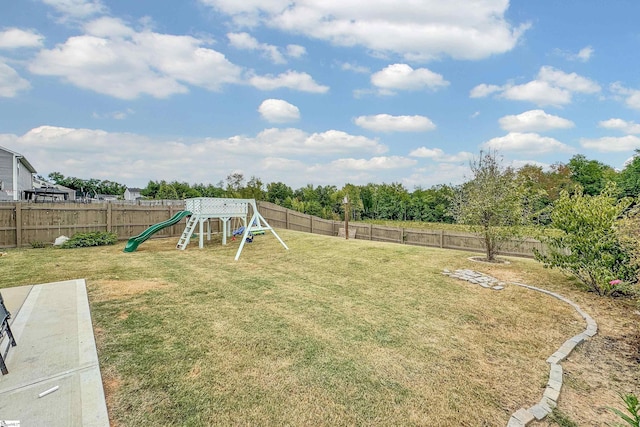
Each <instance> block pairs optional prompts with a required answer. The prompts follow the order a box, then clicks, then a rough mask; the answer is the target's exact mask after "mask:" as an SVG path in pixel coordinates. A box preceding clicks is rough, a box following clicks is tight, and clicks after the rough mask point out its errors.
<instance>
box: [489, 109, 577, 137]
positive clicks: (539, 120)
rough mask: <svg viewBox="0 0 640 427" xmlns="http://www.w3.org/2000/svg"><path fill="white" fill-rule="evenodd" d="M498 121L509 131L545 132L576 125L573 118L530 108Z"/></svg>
mask: <svg viewBox="0 0 640 427" xmlns="http://www.w3.org/2000/svg"><path fill="white" fill-rule="evenodd" d="M498 122H499V123H500V127H501V128H502V129H504V130H506V131H509V132H544V131H548V130H553V129H569V128H572V127H574V126H575V124H574V123H573V122H572V121H571V120H567V119H563V118H562V117H558V116H554V115H552V114H547V113H546V112H544V111H543V110H529V111H525V112H524V113H521V114H518V115H511V116H504V117H502V118H500V119H499V120H498Z"/></svg>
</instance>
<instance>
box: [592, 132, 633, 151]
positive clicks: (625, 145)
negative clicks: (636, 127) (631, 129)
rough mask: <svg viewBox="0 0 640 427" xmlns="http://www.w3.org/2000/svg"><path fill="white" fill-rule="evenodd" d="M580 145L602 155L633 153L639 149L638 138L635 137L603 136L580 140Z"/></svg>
mask: <svg viewBox="0 0 640 427" xmlns="http://www.w3.org/2000/svg"><path fill="white" fill-rule="evenodd" d="M580 145H581V146H582V147H583V148H587V149H590V150H596V151H600V152H602V153H614V152H621V151H633V150H637V149H638V148H640V137H637V136H635V135H626V136H619V137H616V136H605V137H602V138H595V139H589V138H581V139H580Z"/></svg>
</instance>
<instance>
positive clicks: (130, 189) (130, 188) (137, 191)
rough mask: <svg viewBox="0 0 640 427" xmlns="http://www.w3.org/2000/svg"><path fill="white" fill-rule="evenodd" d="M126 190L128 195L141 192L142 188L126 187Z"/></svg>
mask: <svg viewBox="0 0 640 427" xmlns="http://www.w3.org/2000/svg"><path fill="white" fill-rule="evenodd" d="M127 190H129V193H139V192H141V191H142V188H137V187H127Z"/></svg>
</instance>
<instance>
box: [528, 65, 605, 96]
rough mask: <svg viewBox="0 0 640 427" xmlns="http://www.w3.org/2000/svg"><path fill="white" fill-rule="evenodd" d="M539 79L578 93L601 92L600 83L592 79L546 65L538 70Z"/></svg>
mask: <svg viewBox="0 0 640 427" xmlns="http://www.w3.org/2000/svg"><path fill="white" fill-rule="evenodd" d="M538 80H542V81H545V82H549V83H550V84H552V85H553V86H556V87H560V88H562V89H566V90H569V91H571V92H578V93H597V92H600V89H601V88H600V85H598V84H597V83H596V82H594V81H593V80H591V79H588V78H586V77H582V76H580V75H578V74H576V73H565V72H564V71H561V70H557V69H555V68H553V67H549V66H544V67H542V68H540V71H539V72H538Z"/></svg>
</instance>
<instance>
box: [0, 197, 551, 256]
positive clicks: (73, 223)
mask: <svg viewBox="0 0 640 427" xmlns="http://www.w3.org/2000/svg"><path fill="white" fill-rule="evenodd" d="M171 202H172V203H170V204H158V205H137V204H122V203H117V202H116V203H114V202H109V203H90V204H82V203H27V202H7V203H0V248H15V247H21V246H30V245H31V244H33V243H36V242H37V243H40V242H44V243H51V242H53V241H54V240H55V239H56V237H58V236H61V235H65V236H71V235H73V234H74V233H80V232H88V231H110V232H113V233H116V235H117V236H118V239H120V240H126V239H128V238H129V237H132V236H135V235H138V234H140V233H141V232H143V231H144V230H145V229H147V228H148V227H149V226H151V225H153V224H157V223H159V222H162V221H165V220H167V219H169V218H171V217H172V216H173V215H174V214H175V213H176V212H178V211H181V210H183V209H184V203H180V202H179V201H171ZM258 209H259V210H260V213H261V214H262V216H263V217H264V218H265V219H266V220H267V221H268V222H269V225H271V226H272V227H273V228H284V229H288V230H295V231H302V232H305V233H315V234H323V235H326V236H337V235H338V231H339V229H340V227H344V222H342V221H333V220H326V219H321V218H318V217H315V216H312V215H307V214H303V213H300V212H297V211H293V210H291V209H287V208H283V207H282V206H278V205H275V204H273V203H268V202H258ZM232 226H233V225H232ZM211 227H212V230H213V231H220V230H221V226H220V223H219V221H218V220H211ZM349 229H354V230H356V239H364V240H373V241H378V242H390V243H401V244H407V245H416V246H429V247H436V248H442V249H461V250H468V251H477V252H483V251H484V249H483V246H482V242H481V241H480V239H478V237H477V236H475V235H474V234H471V233H463V232H457V231H456V232H454V231H446V230H418V229H411V228H399V227H386V226H380V225H373V224H364V223H357V222H356V223H354V222H352V223H350V224H349ZM183 230H184V223H183V222H180V223H178V224H176V225H173V226H171V227H167V228H165V229H163V230H160V231H159V232H158V233H157V234H155V235H154V237H179V236H180V235H181V234H182V231H183ZM350 234H351V233H350ZM533 248H536V249H539V250H543V247H542V244H541V243H540V242H539V241H537V240H534V239H527V240H525V241H515V240H514V241H511V242H507V243H506V244H505V245H504V246H503V248H502V251H501V252H500V254H501V255H512V256H523V257H533Z"/></svg>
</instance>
